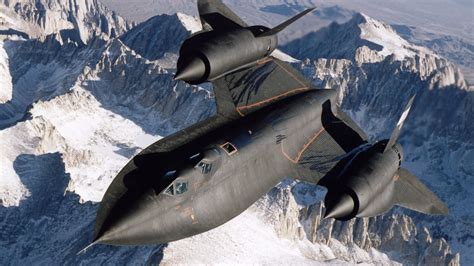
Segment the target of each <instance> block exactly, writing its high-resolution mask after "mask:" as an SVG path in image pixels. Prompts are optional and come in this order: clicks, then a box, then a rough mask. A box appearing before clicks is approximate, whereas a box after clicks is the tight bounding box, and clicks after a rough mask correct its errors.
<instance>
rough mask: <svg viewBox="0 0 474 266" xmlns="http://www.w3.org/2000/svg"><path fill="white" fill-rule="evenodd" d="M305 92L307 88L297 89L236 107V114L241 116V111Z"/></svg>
mask: <svg viewBox="0 0 474 266" xmlns="http://www.w3.org/2000/svg"><path fill="white" fill-rule="evenodd" d="M307 90H309V88H308V87H304V88H298V89H294V90H291V91H287V92H285V93H282V94H280V95H277V96H273V97H271V98H268V99H266V100H263V101H260V102H257V103H254V104H250V105H245V106H240V107H237V112H239V113H240V114H241V115H242V113H241V111H242V109H250V108H252V107H255V106H259V105H263V104H266V103H269V102H273V101H275V100H278V99H280V98H283V97H285V96H288V95H290V94H293V93H296V92H303V91H307Z"/></svg>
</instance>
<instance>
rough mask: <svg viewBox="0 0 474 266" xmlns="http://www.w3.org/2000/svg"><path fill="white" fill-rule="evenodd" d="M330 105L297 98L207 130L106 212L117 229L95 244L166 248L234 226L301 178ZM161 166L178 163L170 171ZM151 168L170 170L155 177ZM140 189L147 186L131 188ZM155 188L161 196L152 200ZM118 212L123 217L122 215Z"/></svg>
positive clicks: (310, 96) (316, 98) (313, 97)
mask: <svg viewBox="0 0 474 266" xmlns="http://www.w3.org/2000/svg"><path fill="white" fill-rule="evenodd" d="M335 98H336V93H335V92H334V91H330V90H321V91H311V92H308V93H306V94H303V95H297V96H295V97H293V98H291V99H288V100H286V101H283V102H281V103H279V104H276V105H274V106H271V107H269V108H265V109H262V110H261V111H259V112H256V113H254V114H252V115H250V116H248V117H246V118H243V119H242V120H239V121H238V123H235V122H231V123H229V124H222V125H219V126H218V127H217V128H215V129H211V130H210V131H209V132H207V133H206V135H205V136H204V137H197V138H196V139H194V140H191V141H190V143H189V144H188V145H185V146H187V147H186V148H185V150H187V152H186V153H183V154H182V155H184V156H182V157H181V158H177V157H174V156H170V157H167V156H163V158H161V161H156V162H155V165H156V174H157V175H156V176H155V182H157V183H160V182H162V184H155V185H153V186H145V187H143V188H141V189H140V188H137V189H139V190H141V191H140V193H137V194H138V195H140V196H138V197H136V198H128V199H127V201H126V202H123V203H124V206H120V205H117V206H115V207H114V210H113V212H121V214H113V215H112V216H113V217H114V219H115V220H116V221H117V223H113V224H110V225H109V228H107V229H106V230H104V231H105V232H104V233H105V234H104V235H103V236H101V237H100V238H99V240H100V243H104V244H119V245H139V244H152V243H166V242H170V241H174V240H178V239H182V238H185V237H189V236H192V235H196V234H199V233H202V232H205V231H208V230H210V229H212V228H215V227H217V226H219V225H221V224H223V223H225V222H227V221H229V220H230V219H232V218H234V217H235V216H237V215H238V214H240V213H242V212H243V211H244V210H245V209H247V208H248V207H249V206H250V205H252V204H253V203H254V202H255V201H256V200H257V199H259V198H260V197H262V196H263V195H264V194H265V193H267V192H268V191H269V190H270V189H271V188H273V187H274V186H275V185H276V184H278V183H279V182H280V181H281V180H282V179H283V178H285V177H296V176H299V175H300V172H303V171H304V169H303V168H301V169H299V168H300V167H299V166H298V163H297V160H298V153H299V152H300V151H302V150H303V149H304V148H305V145H307V143H308V142H309V141H311V136H314V135H315V134H317V133H318V132H321V130H323V126H322V122H321V114H322V106H323V102H328V101H329V102H334V101H335ZM161 141H162V142H166V138H165V139H163V140H161ZM179 150H183V149H182V148H180V149H179ZM168 160H171V161H172V162H179V163H177V167H176V166H171V165H173V163H172V162H168ZM138 161H139V160H138ZM130 164H134V165H135V164H136V163H135V162H134V161H131V162H130ZM159 165H170V166H171V167H169V168H167V169H166V168H165V169H161V167H160V166H159ZM134 167H135V166H133V168H134ZM149 167H150V168H153V165H150V166H149ZM148 171H151V172H153V169H149V170H148ZM163 172H165V173H164V174H162V175H161V176H160V173H163ZM128 173H129V172H128V171H127V172H126V174H128ZM119 180H120V177H119ZM140 183H141V184H146V183H147V182H139V184H138V186H140ZM157 186H158V187H160V188H166V189H163V190H162V191H159V192H158V193H157V190H155V189H154V187H157ZM142 206H146V208H145V207H142ZM126 209H130V211H129V212H124V210H126ZM351 211H352V210H351ZM109 215H110V214H109Z"/></svg>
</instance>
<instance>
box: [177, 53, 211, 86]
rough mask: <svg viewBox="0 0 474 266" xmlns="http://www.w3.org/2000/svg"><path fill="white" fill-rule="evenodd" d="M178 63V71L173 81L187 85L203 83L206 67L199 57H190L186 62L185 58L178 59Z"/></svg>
mask: <svg viewBox="0 0 474 266" xmlns="http://www.w3.org/2000/svg"><path fill="white" fill-rule="evenodd" d="M179 61H182V62H179V63H178V69H177V71H176V75H175V76H174V79H175V80H182V81H186V82H188V83H198V82H200V81H205V80H204V79H205V77H204V76H205V74H206V65H205V64H204V62H203V60H202V59H200V58H199V57H192V58H190V59H189V60H187V58H185V59H181V58H180V60H179Z"/></svg>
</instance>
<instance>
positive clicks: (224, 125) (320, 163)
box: [93, 0, 448, 245]
mask: <svg viewBox="0 0 474 266" xmlns="http://www.w3.org/2000/svg"><path fill="white" fill-rule="evenodd" d="M198 9H199V13H200V17H201V22H202V24H203V28H204V31H203V32H200V33H198V34H196V35H194V36H191V37H190V38H189V39H188V40H186V41H185V42H184V44H183V46H182V48H181V51H180V58H179V60H178V67H177V74H176V76H175V79H178V80H184V81H186V82H188V83H192V84H196V83H201V82H203V81H211V82H212V84H213V87H214V94H215V96H216V105H217V114H216V115H215V116H213V117H211V118H209V119H207V120H205V121H202V122H199V123H197V124H195V125H193V126H191V127H189V128H186V129H184V130H182V131H179V132H177V133H175V134H173V135H171V136H168V137H166V138H164V139H162V140H160V141H158V142H156V143H154V144H152V145H151V146H149V147H148V148H146V149H145V150H143V151H142V152H141V153H140V154H138V155H137V156H135V157H134V158H133V159H132V160H131V161H130V162H129V163H128V164H127V165H126V166H125V167H124V168H123V169H122V170H121V171H120V173H119V174H118V175H117V177H116V178H115V179H114V181H113V182H112V184H111V185H110V187H109V188H108V189H107V192H106V193H105V195H104V198H103V200H102V202H101V205H100V208H99V211H98V214H97V219H96V223H95V233H94V242H93V244H97V243H101V244H109V245H143V244H157V243H166V242H170V241H175V240H179V239H183V238H186V237H190V236H193V235H196V234H199V233H202V232H205V231H208V230H211V229H213V228H215V227H217V226H219V225H222V224H224V223H225V222H227V221H229V220H230V219H232V218H234V217H235V216H237V215H239V214H240V213H242V212H243V211H244V210H245V209H247V208H248V207H249V206H250V205H252V204H253V203H254V202H255V201H256V200H258V199H259V198H260V197H262V196H263V195H264V194H265V193H267V192H268V191H269V190H270V189H272V188H273V187H274V186H275V185H276V184H278V183H279V182H280V181H281V180H282V179H283V178H286V177H292V178H296V179H299V180H301V181H304V182H309V183H313V184H318V185H322V186H324V187H326V188H327V189H328V192H327V194H326V198H325V207H326V212H325V217H326V218H335V219H338V220H348V219H352V218H354V217H371V216H376V215H380V214H382V213H384V212H386V211H388V210H389V209H390V208H392V206H394V205H400V206H403V207H406V208H410V209H413V210H416V211H419V212H423V213H427V214H446V213H447V212H448V209H447V207H446V205H445V204H444V203H443V202H442V201H441V200H440V199H438V197H437V196H436V195H435V194H434V193H432V192H431V191H430V190H429V189H428V188H426V187H425V186H424V185H423V184H422V183H421V182H420V181H419V180H418V179H417V178H416V177H415V176H414V175H413V174H411V173H410V172H408V171H407V170H405V169H403V168H401V163H402V160H403V152H402V147H401V145H400V144H398V143H397V140H398V136H399V134H400V131H401V128H402V127H403V124H404V121H405V119H406V117H407V116H408V113H409V111H410V108H411V106H412V104H413V100H414V97H412V98H411V99H410V101H409V103H408V105H407V106H406V107H405V109H404V110H403V113H402V116H401V117H402V118H401V119H400V120H399V122H398V124H397V126H396V128H395V130H394V131H393V133H392V136H391V137H390V139H388V140H383V141H379V142H377V143H374V144H371V143H369V142H368V140H367V136H366V135H365V133H364V132H363V131H362V129H360V128H359V127H358V126H357V124H356V123H355V122H354V121H352V119H351V118H350V117H349V116H347V115H346V114H345V113H344V112H343V111H342V110H341V109H340V108H339V107H338V104H337V103H338V96H339V94H338V92H337V91H335V90H321V89H318V88H317V87H316V86H314V85H313V84H311V82H309V81H308V80H306V79H305V78H304V77H303V76H302V75H301V74H300V73H299V72H298V71H297V70H296V69H294V68H293V67H292V66H291V65H289V64H288V63H286V62H283V61H282V60H279V59H277V58H275V57H273V56H271V55H270V54H271V53H272V51H274V50H275V48H276V46H277V42H278V41H277V38H276V34H277V33H278V32H279V31H281V30H282V29H284V28H285V27H287V26H288V25H290V24H291V23H293V22H294V21H296V20H297V19H299V18H301V17H302V16H304V15H305V14H308V13H309V12H310V11H311V10H312V9H309V10H306V11H304V12H302V13H300V14H298V15H296V16H295V17H293V18H291V19H289V20H288V21H286V22H284V23H282V24H280V25H279V26H277V27H275V28H273V29H269V28H267V27H263V26H253V27H250V26H248V25H246V24H245V22H243V21H242V20H241V19H240V18H239V17H237V15H235V14H234V13H233V12H232V11H231V10H230V9H228V8H227V7H226V6H225V5H224V4H222V2H220V1H219V0H198Z"/></svg>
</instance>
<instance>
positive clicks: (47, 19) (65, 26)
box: [0, 0, 132, 43]
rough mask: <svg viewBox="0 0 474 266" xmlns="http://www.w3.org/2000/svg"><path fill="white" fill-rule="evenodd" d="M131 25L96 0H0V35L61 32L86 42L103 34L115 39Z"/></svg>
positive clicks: (35, 36) (29, 36)
mask: <svg viewBox="0 0 474 266" xmlns="http://www.w3.org/2000/svg"><path fill="white" fill-rule="evenodd" d="M131 26H132V25H131V24H130V23H128V22H127V21H125V20H124V19H123V18H121V17H120V16H118V15H117V14H116V13H115V12H112V11H110V10H108V9H107V8H106V7H105V6H103V5H102V4H100V3H99V2H98V1H97V0H72V1H61V0H2V1H1V2H0V30H1V32H2V34H3V35H14V36H19V37H22V38H40V37H45V36H47V35H50V34H52V33H61V35H62V36H63V37H66V38H69V39H71V40H73V41H77V42H82V43H87V42H88V41H89V40H90V39H91V37H92V36H94V35H97V34H100V33H104V34H106V35H108V36H111V37H116V36H119V35H121V34H123V33H124V32H125V31H127V30H128V29H130V27H131Z"/></svg>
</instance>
